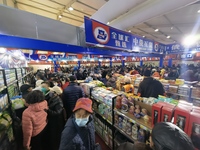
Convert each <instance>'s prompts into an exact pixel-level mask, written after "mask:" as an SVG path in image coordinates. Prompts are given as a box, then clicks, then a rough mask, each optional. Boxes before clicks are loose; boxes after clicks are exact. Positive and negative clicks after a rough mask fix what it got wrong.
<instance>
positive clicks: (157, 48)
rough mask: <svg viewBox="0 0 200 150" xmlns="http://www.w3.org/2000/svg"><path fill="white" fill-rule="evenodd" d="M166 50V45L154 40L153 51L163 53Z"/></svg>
mask: <svg viewBox="0 0 200 150" xmlns="http://www.w3.org/2000/svg"><path fill="white" fill-rule="evenodd" d="M165 51H166V45H165V44H162V43H159V42H154V49H153V52H154V53H165Z"/></svg>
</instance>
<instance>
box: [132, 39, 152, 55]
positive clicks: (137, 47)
mask: <svg viewBox="0 0 200 150" xmlns="http://www.w3.org/2000/svg"><path fill="white" fill-rule="evenodd" d="M153 48H154V42H153V40H149V39H145V38H142V37H139V36H135V35H132V50H133V51H136V52H138V51H144V52H153Z"/></svg>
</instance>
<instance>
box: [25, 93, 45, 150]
mask: <svg viewBox="0 0 200 150" xmlns="http://www.w3.org/2000/svg"><path fill="white" fill-rule="evenodd" d="M26 102H27V103H28V104H29V106H28V108H27V109H26V110H24V112H23V114H22V130H23V146H24V148H25V149H26V150H30V149H31V150H43V148H42V144H43V143H42V139H43V135H44V131H45V127H46V125H47V113H46V112H45V111H44V110H45V109H48V106H47V101H46V100H45V98H44V95H43V93H42V92H41V91H39V90H35V91H32V92H30V93H29V94H28V95H27V97H26Z"/></svg>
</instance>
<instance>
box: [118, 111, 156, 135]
mask: <svg viewBox="0 0 200 150" xmlns="http://www.w3.org/2000/svg"><path fill="white" fill-rule="evenodd" d="M114 112H116V113H117V114H119V115H121V116H124V117H125V118H127V119H129V121H130V122H132V123H137V124H138V125H140V128H142V129H144V130H150V131H151V130H152V129H153V127H152V125H151V118H150V120H149V122H148V123H146V122H145V121H144V120H143V119H142V118H141V119H137V118H135V116H134V115H132V114H130V113H126V114H124V113H123V112H121V111H120V110H118V109H114Z"/></svg>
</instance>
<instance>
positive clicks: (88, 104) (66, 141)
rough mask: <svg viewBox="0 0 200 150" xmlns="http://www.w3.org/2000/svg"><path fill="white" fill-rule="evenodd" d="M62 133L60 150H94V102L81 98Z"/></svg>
mask: <svg viewBox="0 0 200 150" xmlns="http://www.w3.org/2000/svg"><path fill="white" fill-rule="evenodd" d="M73 112H74V113H73V115H72V116H71V117H70V118H69V119H68V121H67V123H66V125H65V129H64V130H63V132H62V136H61V142H60V147H59V150H94V149H95V129H94V123H93V119H92V115H91V114H92V112H93V111H92V101H91V100H90V99H88V98H80V99H78V101H77V102H76V106H75V108H74V110H73Z"/></svg>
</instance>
